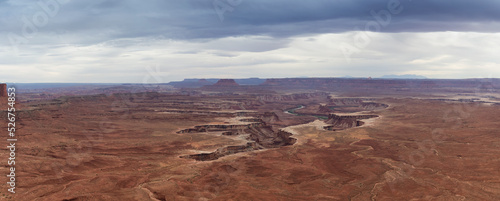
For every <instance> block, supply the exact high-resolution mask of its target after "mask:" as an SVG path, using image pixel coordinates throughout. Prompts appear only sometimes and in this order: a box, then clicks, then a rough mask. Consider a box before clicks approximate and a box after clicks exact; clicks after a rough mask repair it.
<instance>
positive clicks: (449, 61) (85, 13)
mask: <svg viewBox="0 0 500 201" xmlns="http://www.w3.org/2000/svg"><path fill="white" fill-rule="evenodd" d="M499 10H500V1H498V0H478V1H470V0H449V1H445V0H401V1H398V0H310V1H304V0H302V1H299V0H182V1H180V0H144V1H137V0H85V1H84V0H81V1H80V0H40V1H35V0H0V37H1V38H2V39H1V40H0V72H1V73H0V82H99V83H107V82H120V83H124V82H126V83H155V82H169V81H177V80H182V79H184V78H246V77H262V78H280V77H305V76H308V77H342V76H346V75H349V76H355V77H368V76H371V77H379V76H382V75H387V74H397V75H401V74H418V75H423V76H426V77H429V78H471V77H474V78H491V77H500V66H499V64H500V56H498V55H500V54H499V53H500V49H499V47H500V12H499Z"/></svg>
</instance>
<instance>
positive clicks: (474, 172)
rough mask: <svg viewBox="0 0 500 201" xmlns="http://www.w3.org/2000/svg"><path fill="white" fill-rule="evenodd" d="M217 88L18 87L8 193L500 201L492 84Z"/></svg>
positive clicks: (364, 82)
mask: <svg viewBox="0 0 500 201" xmlns="http://www.w3.org/2000/svg"><path fill="white" fill-rule="evenodd" d="M197 82H198V80H193V81H192V82H190V83H197ZM216 83H217V81H214V80H209V79H207V80H202V81H200V84H192V85H190V84H186V83H183V84H179V85H182V87H175V86H173V85H172V86H173V87H167V86H168V84H159V85H155V86H140V85H117V86H92V87H88V86H86V87H80V88H79V87H78V86H72V87H69V88H58V89H48V90H46V91H42V92H40V91H34V90H22V89H19V94H16V98H18V100H17V101H18V102H17V103H16V113H17V114H16V117H17V118H16V131H17V135H18V143H19V144H16V146H17V147H19V150H17V153H16V154H17V155H16V156H18V160H17V161H16V175H17V179H18V186H17V187H18V188H17V189H16V190H17V193H16V194H15V195H11V196H8V195H9V194H7V192H5V191H6V190H5V189H4V190H3V192H2V193H1V194H0V195H1V196H2V197H1V199H2V200H30V201H31V200H111V201H113V200H197V201H198V200H292V201H294V200H297V201H298V200H499V199H500V185H499V184H500V172H499V171H498V170H500V161H499V160H498V155H499V154H500V151H499V150H500V149H498V148H499V147H500V138H498V128H499V127H500V123H499V122H500V117H499V116H498V115H497V114H498V113H500V96H499V95H498V94H500V93H499V92H500V88H499V87H498V86H499V85H498V80H496V79H484V80H377V79H373V80H370V79H340V78H290V79H268V80H267V81H265V82H263V83H256V84H238V83H237V82H236V81H235V80H232V81H231V80H227V79H226V80H225V81H220V83H219V84H216ZM234 83H236V84H237V85H235V84H234ZM200 85H203V86H200ZM9 87H10V86H9ZM75 93H76V94H75ZM42 94H45V95H42ZM1 114H2V120H3V121H7V119H6V115H5V112H4V111H3V112H2V113H1ZM2 125H3V126H2V129H6V128H5V127H6V124H5V125H4V124H2ZM7 154H8V152H7V149H6V148H5V147H4V148H2V151H1V152H0V157H3V158H8V157H7ZM0 170H1V171H3V172H8V169H7V167H6V166H1V167H0Z"/></svg>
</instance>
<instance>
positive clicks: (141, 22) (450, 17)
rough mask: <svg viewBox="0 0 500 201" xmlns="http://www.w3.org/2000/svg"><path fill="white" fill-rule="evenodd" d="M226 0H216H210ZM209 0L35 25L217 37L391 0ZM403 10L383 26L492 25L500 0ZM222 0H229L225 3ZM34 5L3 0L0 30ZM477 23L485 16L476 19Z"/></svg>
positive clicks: (331, 18) (347, 13) (366, 15)
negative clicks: (217, 5)
mask: <svg viewBox="0 0 500 201" xmlns="http://www.w3.org/2000/svg"><path fill="white" fill-rule="evenodd" d="M217 1H221V2H226V1H223V0H217ZM213 2H214V1H212V0H203V1H200V0H184V1H173V0H169V1H164V0H149V1H133V0H123V1H119V0H87V1H70V2H69V3H67V4H64V5H62V7H61V8H60V12H59V13H58V14H57V16H55V17H53V18H51V19H50V22H49V23H48V25H47V26H46V27H44V28H43V29H41V30H40V31H41V32H52V33H58V34H61V33H67V34H71V33H78V34H79V36H81V35H84V34H86V35H91V36H92V37H83V38H74V39H73V40H75V42H98V41H105V40H108V39H115V38H133V37H144V36H162V37H165V38H172V39H193V38H221V37H227V36H241V35H270V36H274V37H288V36H293V35H300V34H315V33H339V32H346V31H353V30H355V27H356V26H359V27H361V28H363V27H364V25H365V24H366V23H367V22H369V21H373V20H374V18H373V16H371V14H370V12H371V11H375V12H379V11H380V10H387V4H388V2H390V0H370V1H365V0H335V1H332V0H315V1H297V0H273V1H269V0H242V3H241V4H239V5H237V6H231V8H232V9H233V11H232V12H229V11H227V12H225V13H224V21H222V22H221V21H220V20H219V18H218V15H217V13H216V11H215V9H214V6H213ZM400 3H401V6H402V8H403V10H402V12H401V13H399V14H397V15H392V20H391V23H390V24H389V25H388V26H387V27H383V29H381V31H383V32H429V31H479V32H498V31H500V27H499V26H498V24H499V22H500V12H498V9H500V2H499V1H496V0H483V1H468V0H454V1H441V0H421V1H413V0H412V1H410V0H401V1H400ZM225 4H226V5H228V6H230V5H229V4H228V3H225ZM39 10H40V7H38V6H37V5H36V3H33V1H18V0H16V1H14V0H10V1H2V2H0V11H1V12H2V13H4V14H3V15H4V17H3V20H2V21H1V23H2V25H3V26H1V27H0V31H1V32H4V33H5V32H20V30H21V26H22V20H21V18H22V16H26V17H28V19H29V18H30V17H32V15H33V14H34V13H36V12H37V11H39ZM478 23H481V24H482V23H489V26H488V24H486V26H478Z"/></svg>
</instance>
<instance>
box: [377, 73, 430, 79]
mask: <svg viewBox="0 0 500 201" xmlns="http://www.w3.org/2000/svg"><path fill="white" fill-rule="evenodd" d="M379 78H382V79H428V78H427V77H425V76H421V75H413V74H406V75H384V76H382V77H379Z"/></svg>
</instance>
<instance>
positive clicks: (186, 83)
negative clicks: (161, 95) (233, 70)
mask: <svg viewBox="0 0 500 201" xmlns="http://www.w3.org/2000/svg"><path fill="white" fill-rule="evenodd" d="M218 81H219V79H193V78H191V79H184V80H183V81H180V82H170V83H168V85H172V86H174V87H178V88H181V87H186V88H198V87H202V86H206V85H212V84H215V83H217V82H218ZM234 81H235V82H236V83H237V84H239V85H259V84H262V83H264V82H265V81H266V79H260V78H247V79H234Z"/></svg>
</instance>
